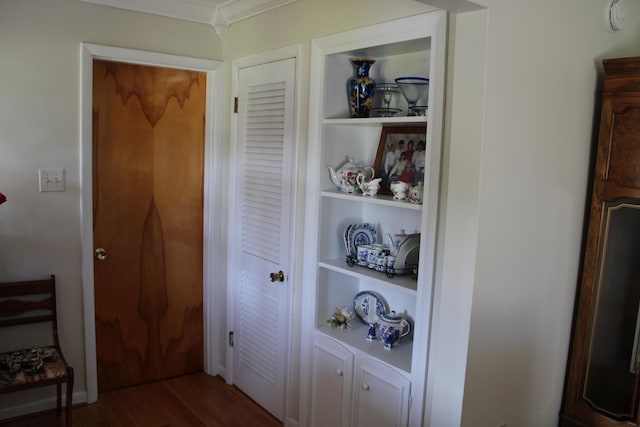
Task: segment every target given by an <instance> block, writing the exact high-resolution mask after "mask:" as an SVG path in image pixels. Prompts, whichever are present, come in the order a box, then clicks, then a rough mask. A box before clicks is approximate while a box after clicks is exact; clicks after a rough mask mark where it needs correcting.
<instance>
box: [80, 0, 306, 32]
mask: <svg viewBox="0 0 640 427" xmlns="http://www.w3.org/2000/svg"><path fill="white" fill-rule="evenodd" d="M80 1H83V2H85V3H93V4H99V5H102V6H111V7H117V8H120V9H127V10H135V11H138V12H145V13H152V14H155V15H162V16H169V17H171V18H178V19H184V20H187V21H193V22H200V23H203V24H209V25H211V26H212V27H213V28H214V29H215V31H216V34H217V35H218V37H220V38H221V39H224V37H225V36H226V35H227V32H228V31H229V26H230V25H231V24H233V23H234V22H238V21H241V20H243V19H246V18H249V17H251V16H254V15H257V14H259V13H263V12H267V11H269V10H271V9H275V8H277V7H280V6H284V5H286V4H289V3H293V2H295V1H298V0H80Z"/></svg>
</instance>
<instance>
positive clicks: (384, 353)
mask: <svg viewBox="0 0 640 427" xmlns="http://www.w3.org/2000/svg"><path fill="white" fill-rule="evenodd" d="M445 28H446V12H443V11H439V12H434V13H429V14H425V15H420V16H414V17H410V18H405V19H401V20H397V21H391V22H387V23H383V24H379V25H375V26H372V27H366V28H361V29H356V30H353V31H349V32H346V33H341V34H336V35H333V36H327V37H323V38H320V39H316V40H314V41H313V42H312V59H311V61H312V62H311V70H312V72H311V79H310V81H311V82H312V85H311V93H310V100H311V101H310V105H309V154H308V182H307V187H308V194H307V200H306V208H307V218H306V219H307V221H306V225H305V227H306V228H305V235H306V238H305V248H304V250H305V284H304V289H305V291H304V295H303V307H302V310H303V313H304V321H303V333H302V336H303V343H302V353H303V354H302V361H303V362H302V364H303V366H302V368H303V374H302V392H303V398H302V399H301V401H302V411H301V416H302V417H306V418H308V420H309V423H310V425H318V423H320V421H318V420H320V419H322V422H324V423H326V422H329V421H328V420H327V419H326V413H325V410H330V409H329V408H328V407H326V408H325V406H329V403H327V402H328V401H327V400H324V399H325V397H322V393H321V392H320V391H321V390H322V387H324V384H325V383H324V380H322V381H321V380H320V378H324V377H325V375H332V374H333V373H334V371H335V372H338V373H339V375H340V377H341V378H340V381H341V383H342V384H343V385H344V387H345V389H344V390H352V387H351V383H348V385H347V383H345V381H347V379H346V378H343V376H344V373H345V372H352V370H351V369H346V370H345V367H344V364H345V363H349V362H348V360H350V359H349V357H346V356H344V354H347V355H353V356H352V359H353V362H350V363H353V364H354V366H355V370H353V372H354V373H353V378H350V379H348V380H349V381H353V382H357V381H364V380H362V379H361V378H365V377H366V378H370V377H367V375H372V374H371V372H374V374H373V376H374V377H375V369H373V371H372V370H371V366H374V367H375V366H378V365H379V366H381V367H385V368H384V369H388V371H384V372H385V373H384V375H386V377H385V378H392V379H393V376H397V378H398V380H399V381H398V382H397V384H398V387H399V388H398V390H403V391H399V392H398V399H399V400H398V402H397V406H398V407H397V408H395V409H393V408H392V409H390V411H394V410H395V411H396V412H397V414H396V415H394V416H393V417H392V418H393V419H394V420H396V419H397V420H399V421H398V422H400V424H402V425H411V426H419V425H422V422H423V408H424V400H425V394H426V373H427V360H428V349H429V335H430V334H429V332H430V322H431V298H432V289H433V279H434V268H435V265H434V264H435V248H436V233H435V230H436V219H437V209H438V207H437V202H438V193H439V185H440V184H439V183H440V155H441V143H442V142H441V140H442V116H443V112H442V107H443V104H444V102H443V98H444V46H445ZM352 57H370V58H373V59H375V60H376V63H375V64H374V65H373V66H372V67H371V74H370V75H371V77H373V78H374V79H375V80H376V81H377V82H393V81H394V79H395V78H396V77H402V76H421V77H429V79H430V85H429V91H428V93H427V94H426V95H425V96H424V99H423V100H422V102H427V99H428V105H429V110H428V114H427V115H426V116H408V115H407V103H406V101H404V98H403V97H402V96H401V95H400V94H398V95H397V96H396V98H395V101H394V102H395V104H394V105H393V107H395V108H400V109H401V110H402V113H399V115H398V116H395V117H371V118H350V117H349V107H348V103H347V95H346V90H345V89H346V81H347V80H348V79H349V78H350V77H351V76H352V74H353V69H352V66H351V63H350V60H349V59H350V58H352ZM417 125H425V126H424V129H425V131H424V132H425V133H424V140H425V141H426V170H425V183H424V202H423V204H412V203H409V202H407V201H398V200H394V199H393V197H392V196H390V195H385V194H378V195H376V196H374V197H369V196H363V195H362V194H360V193H352V194H349V193H343V192H341V191H340V190H339V189H338V188H337V187H336V185H335V184H334V183H333V182H332V181H331V179H330V174H329V171H328V166H335V165H338V164H340V162H341V161H343V160H344V159H345V157H353V158H355V159H356V160H357V161H359V162H362V163H363V164H365V165H373V163H374V160H375V157H376V153H377V150H378V144H379V140H380V136H381V134H382V131H383V127H384V126H394V127H400V126H411V127H413V128H415V126H417ZM363 222H368V223H372V224H375V227H376V232H377V233H376V234H377V241H378V242H379V243H383V242H386V240H387V239H386V237H385V236H387V234H390V235H393V234H395V233H398V232H400V230H405V232H406V233H420V236H421V238H420V256H419V264H418V269H417V273H418V274H417V277H416V276H415V275H414V274H405V275H395V276H393V277H389V276H388V275H386V274H385V273H383V272H379V271H376V270H374V269H368V268H366V267H360V266H358V265H350V264H348V263H347V262H346V250H345V247H344V243H343V234H344V230H345V227H346V226H347V225H348V224H353V223H363ZM365 290H369V291H374V292H376V293H378V294H380V295H381V296H382V297H383V298H384V300H385V301H386V303H387V304H388V307H389V310H390V311H391V310H392V311H395V312H396V313H402V314H403V315H404V316H405V317H406V318H407V319H409V320H410V321H411V322H412V324H413V331H412V333H411V334H410V335H409V336H407V337H405V338H403V339H402V340H401V341H400V342H399V343H398V344H397V345H396V346H394V347H393V348H392V349H391V350H387V349H384V346H383V343H382V342H381V341H379V340H377V341H367V339H366V337H367V330H368V326H367V325H365V324H363V323H362V322H361V321H360V320H359V319H358V318H356V319H354V320H353V321H352V327H351V328H350V329H349V330H346V331H345V330H336V329H332V328H331V327H329V326H328V325H327V322H326V321H327V319H328V318H329V317H330V316H331V314H332V313H333V312H334V310H335V307H342V306H350V307H353V301H354V297H355V296H356V294H358V292H361V291H365ZM327 340H328V341H329V342H333V343H334V344H331V345H328V344H326V343H327ZM327 348H333V349H338V350H335V352H334V353H335V360H336V361H339V363H340V367H339V368H335V369H334V368H332V367H331V364H332V363H333V361H334V358H333V356H331V354H333V353H331V352H329V354H330V356H326V357H325V356H322V360H321V361H319V360H318V361H314V360H312V359H313V356H314V355H316V356H317V357H319V358H320V356H318V355H324V354H325V353H324V352H325V351H326V349H327ZM314 349H315V350H314ZM365 361H367V362H365ZM368 361H373V362H374V363H373V364H370V363H369V362H368ZM320 362H322V363H320ZM318 363H320V365H318ZM314 364H315V365H314ZM325 364H326V365H327V366H326V369H327V371H326V372H324V371H322V369H325ZM365 365H366V367H367V368H366V369H367V373H366V375H365V374H362V375H363V376H359V374H358V372H359V371H358V368H359V367H362V366H365ZM318 366H321V367H318ZM380 372H381V375H382V376H384V375H383V374H382V370H381V371H380ZM389 372H390V373H391V377H389ZM358 378H360V380H359V379H358ZM401 379H402V381H407V384H409V386H407V387H405V386H404V385H403V384H405V383H404V382H402V381H400V380H401ZM370 382H371V380H368V382H366V383H364V382H363V383H361V384H355V385H354V386H353V396H352V400H351V402H352V403H351V404H349V405H347V407H346V408H347V409H345V408H343V410H348V411H349V414H350V413H351V412H353V414H354V416H353V417H350V416H349V414H343V416H342V417H341V418H339V419H338V418H336V420H335V424H332V425H363V423H364V421H363V420H364V419H365V418H367V417H368V415H366V414H369V412H367V411H369V410H370V411H374V412H375V411H382V410H384V409H380V408H378V409H376V408H374V407H371V408H368V409H367V410H366V411H363V408H362V405H364V404H366V405H371V404H372V400H371V399H372V397H371V396H376V394H375V390H373V389H372V386H371V385H370ZM391 382H393V381H391ZM305 387H308V388H305ZM409 388H410V395H411V400H412V402H413V403H412V405H411V408H409V399H406V396H405V394H403V393H407V394H408V393H409ZM370 389H371V390H370ZM369 391H371V392H372V394H371V395H366V394H365V393H366V392H369ZM403 396H405V397H403ZM347 397H348V396H347ZM405 400H406V401H405ZM334 404H337V403H336V402H333V403H331V405H334ZM350 405H353V406H350ZM385 405H386V406H389V405H388V404H382V403H381V404H380V407H381V408H382V407H385ZM373 406H377V404H374V405H373ZM332 410H333V411H334V412H335V409H332ZM358 414H361V415H358ZM362 414H365V415H362ZM378 415H379V416H380V417H382V418H378V420H380V419H385V418H384V416H385V415H386V414H382V413H381V414H378ZM396 416H397V417H400V418H394V417H396ZM319 417H321V418H319ZM303 424H305V423H304V422H303ZM392 424H393V425H396V424H395V421H394V422H393V423H392Z"/></svg>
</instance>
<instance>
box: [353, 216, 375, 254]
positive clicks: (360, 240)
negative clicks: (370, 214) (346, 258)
mask: <svg viewBox="0 0 640 427" xmlns="http://www.w3.org/2000/svg"><path fill="white" fill-rule="evenodd" d="M376 241H377V239H376V226H375V225H374V224H370V223H366V222H365V223H362V224H351V227H350V228H349V230H348V237H347V242H348V245H349V252H350V253H351V255H352V256H357V254H358V246H361V245H370V244H373V243H376Z"/></svg>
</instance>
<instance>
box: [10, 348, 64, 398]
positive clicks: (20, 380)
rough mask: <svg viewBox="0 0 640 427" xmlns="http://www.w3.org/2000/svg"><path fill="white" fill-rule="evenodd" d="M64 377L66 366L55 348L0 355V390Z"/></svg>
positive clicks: (31, 349) (25, 350) (33, 349)
mask: <svg viewBox="0 0 640 427" xmlns="http://www.w3.org/2000/svg"><path fill="white" fill-rule="evenodd" d="M65 375H66V365H65V363H64V361H63V360H62V357H60V354H59V353H58V350H56V348H55V347H34V348H28V349H24V350H18V351H10V352H6V353H0V390H2V389H3V388H6V387H12V386H18V385H23V384H33V383H38V382H40V381H45V380H50V379H54V378H61V377H63V376H65Z"/></svg>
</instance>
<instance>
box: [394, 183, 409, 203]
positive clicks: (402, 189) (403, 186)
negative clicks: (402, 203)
mask: <svg viewBox="0 0 640 427" xmlns="http://www.w3.org/2000/svg"><path fill="white" fill-rule="evenodd" d="M409 187H411V184H409V183H408V182H403V181H393V182H392V183H391V185H389V188H390V189H391V192H392V193H393V198H394V199H396V200H404V199H406V198H407V191H408V190H409Z"/></svg>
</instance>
